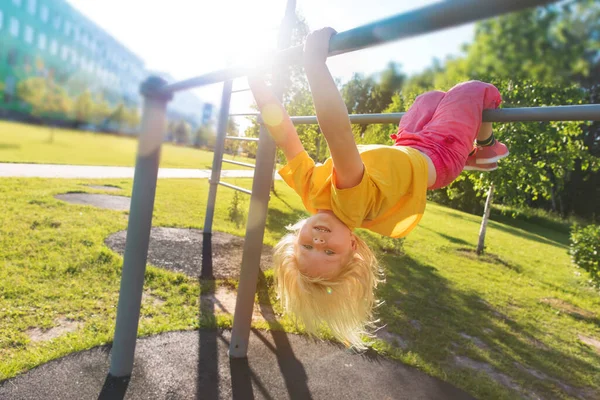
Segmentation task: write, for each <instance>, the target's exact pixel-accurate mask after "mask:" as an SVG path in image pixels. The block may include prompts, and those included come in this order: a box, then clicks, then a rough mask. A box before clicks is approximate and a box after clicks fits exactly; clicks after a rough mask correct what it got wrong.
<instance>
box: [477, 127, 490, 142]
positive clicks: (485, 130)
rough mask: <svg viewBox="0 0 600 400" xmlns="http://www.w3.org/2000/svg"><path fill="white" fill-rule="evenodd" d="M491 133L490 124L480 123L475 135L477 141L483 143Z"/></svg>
mask: <svg viewBox="0 0 600 400" xmlns="http://www.w3.org/2000/svg"><path fill="white" fill-rule="evenodd" d="M492 133H493V130H492V123H491V122H482V123H481V127H480V128H479V132H478V133H477V141H478V142H484V143H485V142H486V141H487V140H488V139H489V138H490V137H491V136H492Z"/></svg>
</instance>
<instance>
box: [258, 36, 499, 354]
mask: <svg viewBox="0 0 600 400" xmlns="http://www.w3.org/2000/svg"><path fill="white" fill-rule="evenodd" d="M333 34H335V31H334V30H333V29H331V28H325V29H322V30H319V31H316V32H313V33H311V34H310V35H309V36H308V37H307V39H306V43H305V46H304V68H305V72H306V75H307V78H308V82H309V85H310V89H311V93H312V97H313V101H314V105H315V110H316V114H317V119H318V122H319V127H320V128H321V132H323V135H324V136H325V139H326V140H327V144H328V146H329V150H330V152H331V158H330V159H328V160H327V161H326V162H325V163H324V164H323V165H315V163H314V161H313V160H312V159H311V158H310V157H309V156H308V154H307V153H306V151H305V150H304V147H303V146H302V143H301V142H300V139H299V138H298V134H297V132H296V129H295V128H294V126H293V124H292V122H291V120H290V118H289V116H288V114H287V113H286V111H285V109H284V108H283V106H282V105H281V103H280V102H279V101H278V100H277V98H276V97H275V96H274V95H273V93H271V92H270V90H269V89H268V87H267V86H266V84H265V83H264V82H263V81H261V80H260V79H257V78H252V77H251V78H250V79H249V83H250V87H251V89H252V92H253V94H254V97H255V99H256V102H257V104H258V107H259V110H260V112H261V115H262V118H263V121H264V123H265V124H266V126H267V128H268V130H269V132H270V134H271V136H272V137H273V138H274V140H275V142H276V143H277V145H278V146H279V147H280V148H281V149H282V151H283V153H284V155H285V157H286V159H287V165H286V166H285V167H283V168H282V169H281V170H280V171H279V174H280V175H281V177H282V178H283V179H284V180H285V182H286V183H287V184H288V185H289V186H290V187H291V188H293V189H294V190H295V191H296V192H297V193H298V195H300V197H301V198H302V201H303V203H304V206H305V207H306V209H307V210H308V211H309V213H310V214H312V216H311V217H310V218H307V219H305V220H302V221H300V222H298V223H297V224H295V225H294V226H292V227H290V228H289V229H290V230H291V232H292V233H290V234H288V235H287V236H285V237H284V238H283V239H282V240H281V242H280V243H279V244H278V245H277V247H276V249H275V266H274V269H275V278H276V282H277V289H278V294H279V297H280V299H281V300H282V303H283V306H284V308H285V310H286V312H291V313H292V314H294V315H295V316H296V317H297V318H298V319H299V320H300V321H301V322H303V323H304V325H305V327H306V330H307V331H308V332H310V333H315V332H316V331H317V330H318V328H319V327H320V326H321V325H322V324H323V323H324V324H325V325H327V326H328V327H329V328H330V330H331V332H332V333H333V334H334V336H335V337H337V338H338V339H340V340H341V341H342V342H344V343H345V344H346V345H349V346H353V347H355V348H358V349H361V348H364V347H365V346H364V343H363V342H362V340H361V335H362V334H366V333H368V329H367V328H370V327H372V326H373V312H372V310H373V307H374V289H375V287H376V286H377V283H378V281H379V279H378V274H379V270H378V265H377V260H376V257H375V256H374V254H373V252H372V251H371V250H370V249H369V248H368V246H367V245H366V244H365V242H364V241H363V240H361V239H360V238H359V237H358V236H356V235H355V234H354V233H353V231H354V230H355V229H356V228H366V229H369V230H371V231H373V232H376V233H379V234H381V235H385V236H389V237H392V238H400V237H404V236H406V235H407V234H408V233H409V232H410V231H411V230H412V229H413V228H414V227H415V226H416V225H417V224H418V223H419V221H420V219H421V217H422V215H423V212H424V210H425V202H426V191H427V189H437V188H441V187H444V186H447V185H449V184H450V183H451V182H452V181H453V180H454V179H455V178H456V177H457V176H458V175H459V174H460V173H461V171H462V170H463V169H475V170H482V171H486V170H493V169H495V168H496V167H497V166H496V161H497V160H499V159H501V158H503V157H506V156H507V155H508V150H507V149H506V146H504V145H503V144H501V143H499V142H498V141H496V140H494V136H493V134H492V126H491V124H490V123H482V121H481V116H482V112H483V109H485V108H497V107H498V105H499V104H500V101H501V96H500V93H499V92H498V90H497V89H496V88H495V87H494V86H492V85H490V84H487V83H483V82H475V81H473V82H466V83H462V84H460V85H457V86H455V87H454V88H452V89H451V90H450V91H448V92H447V93H444V92H440V91H435V92H428V93H425V94H423V95H421V96H419V97H417V99H416V100H415V103H414V104H413V105H412V107H411V108H410V110H409V111H408V112H407V113H406V114H405V115H404V116H403V118H402V120H401V122H400V126H399V129H398V133H397V134H395V135H392V138H393V139H394V140H395V145H394V146H386V145H368V146H360V148H359V147H357V145H356V143H355V141H354V136H353V134H352V129H351V125H350V119H349V117H348V111H347V109H346V105H345V104H344V101H343V99H342V97H341V95H340V93H339V91H338V89H337V87H336V85H335V82H334V80H333V78H332V76H331V74H330V73H329V70H328V68H327V65H326V59H327V54H328V48H329V40H330V38H331V36H332V35H333ZM475 139H477V146H476V147H475V148H474V147H473V141H474V140H475Z"/></svg>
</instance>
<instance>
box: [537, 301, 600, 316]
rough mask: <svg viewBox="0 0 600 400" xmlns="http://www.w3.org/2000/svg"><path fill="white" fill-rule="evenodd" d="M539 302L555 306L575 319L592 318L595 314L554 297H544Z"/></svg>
mask: <svg viewBox="0 0 600 400" xmlns="http://www.w3.org/2000/svg"><path fill="white" fill-rule="evenodd" d="M540 302H541V303H544V304H548V305H549V306H550V307H552V308H555V309H557V310H559V311H561V312H564V313H565V314H569V315H570V316H572V317H573V318H577V319H593V318H595V317H596V315H595V314H594V313H593V312H591V311H588V310H584V309H583V308H579V307H577V306H574V305H573V304H571V303H568V302H566V301H564V300H561V299H557V298H555V297H546V298H543V299H541V300H540Z"/></svg>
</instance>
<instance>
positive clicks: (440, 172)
mask: <svg viewBox="0 0 600 400" xmlns="http://www.w3.org/2000/svg"><path fill="white" fill-rule="evenodd" d="M501 102H502V97H501V95H500V92H498V89H496V87H495V86H494V85H492V84H489V83H484V82H479V81H469V82H464V83H460V84H458V85H456V86H454V87H453V88H452V89H450V90H449V91H448V92H447V93H444V92H441V91H433V92H427V93H424V94H422V95H420V96H419V97H417V98H416V100H415V102H414V103H413V105H412V106H411V107H410V109H409V110H408V112H407V113H406V114H405V115H404V116H403V117H402V120H401V121H400V125H399V127H398V133H396V134H393V135H392V136H391V137H392V139H394V141H395V145H396V146H407V147H412V148H415V149H417V150H419V151H421V152H423V153H425V154H427V155H428V156H429V158H431V161H432V162H433V165H434V166H435V171H436V173H437V179H436V181H435V183H434V185H433V186H432V187H430V188H429V189H439V188H442V187H444V186H447V185H449V184H450V183H452V181H454V179H456V177H457V176H458V175H460V173H461V172H462V170H463V167H464V166H465V163H466V161H467V157H468V156H469V153H470V152H471V151H472V150H473V141H474V140H475V138H476V137H477V133H478V132H479V128H480V127H481V114H482V112H483V110H484V109H486V108H498V106H499V105H500V103H501Z"/></svg>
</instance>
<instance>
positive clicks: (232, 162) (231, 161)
mask: <svg viewBox="0 0 600 400" xmlns="http://www.w3.org/2000/svg"><path fill="white" fill-rule="evenodd" d="M223 162H225V163H229V164H235V165H241V166H242V167H248V168H256V165H254V164H249V163H244V162H239V161H233V160H226V159H223Z"/></svg>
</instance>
